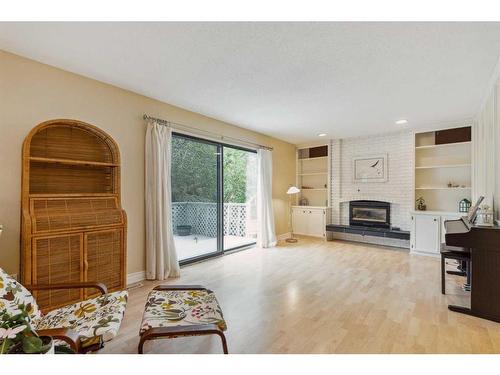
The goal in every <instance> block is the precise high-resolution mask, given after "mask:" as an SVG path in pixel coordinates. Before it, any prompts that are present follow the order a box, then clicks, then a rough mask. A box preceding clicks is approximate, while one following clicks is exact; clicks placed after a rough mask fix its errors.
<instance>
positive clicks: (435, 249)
mask: <svg viewBox="0 0 500 375" xmlns="http://www.w3.org/2000/svg"><path fill="white" fill-rule="evenodd" d="M462 215H463V214H460V213H458V212H456V213H455V212H439V211H413V212H412V213H411V221H412V229H411V239H410V250H411V252H412V253H417V254H424V255H439V251H440V248H441V243H443V242H445V240H444V238H445V234H446V232H445V229H444V222H445V221H446V220H456V219H458V218H460V217H461V216H462Z"/></svg>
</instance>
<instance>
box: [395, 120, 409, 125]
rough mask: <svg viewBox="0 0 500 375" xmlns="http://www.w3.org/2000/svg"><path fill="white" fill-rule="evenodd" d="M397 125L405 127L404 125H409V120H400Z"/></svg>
mask: <svg viewBox="0 0 500 375" xmlns="http://www.w3.org/2000/svg"><path fill="white" fill-rule="evenodd" d="M396 124H397V125H404V124H408V120H398V121H396Z"/></svg>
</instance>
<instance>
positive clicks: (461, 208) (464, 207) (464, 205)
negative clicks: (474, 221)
mask: <svg viewBox="0 0 500 375" xmlns="http://www.w3.org/2000/svg"><path fill="white" fill-rule="evenodd" d="M471 204H472V203H471V201H470V200H468V199H467V198H464V199H462V200H461V201H460V202H459V203H458V212H465V213H467V212H469V209H470V206H471Z"/></svg>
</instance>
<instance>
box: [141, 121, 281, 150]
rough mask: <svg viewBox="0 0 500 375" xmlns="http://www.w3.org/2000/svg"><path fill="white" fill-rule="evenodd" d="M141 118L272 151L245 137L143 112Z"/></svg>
mask: <svg viewBox="0 0 500 375" xmlns="http://www.w3.org/2000/svg"><path fill="white" fill-rule="evenodd" d="M143 118H144V120H154V121H156V122H158V123H159V124H160V125H164V126H170V125H174V126H173V127H175V128H180V129H181V130H182V128H184V129H187V130H189V131H192V132H195V133H196V132H202V133H205V134H207V135H209V136H211V137H215V138H218V139H220V140H221V141H224V140H228V141H231V140H232V141H236V142H239V143H243V144H247V145H251V146H254V147H257V148H262V149H264V150H269V151H273V148H272V147H268V146H264V145H261V144H258V143H254V142H250V141H247V140H245V139H240V138H234V137H227V136H225V135H220V134H217V133H212V132H210V131H208V130H203V129H199V128H195V127H192V126H188V125H184V124H179V123H177V122H172V121H167V120H163V119H161V118H157V117H153V116H149V115H146V114H144V116H143Z"/></svg>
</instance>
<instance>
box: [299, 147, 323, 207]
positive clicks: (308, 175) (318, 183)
mask: <svg viewBox="0 0 500 375" xmlns="http://www.w3.org/2000/svg"><path fill="white" fill-rule="evenodd" d="M329 155H330V147H329V145H328V144H313V145H303V146H299V147H298V149H297V178H296V186H297V187H298V188H299V189H300V193H299V194H297V197H296V204H300V201H301V200H303V199H306V200H307V205H306V206H307V207H313V206H314V207H329V205H330V194H329V193H328V192H329V187H330V162H329V157H328V156H329Z"/></svg>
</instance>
